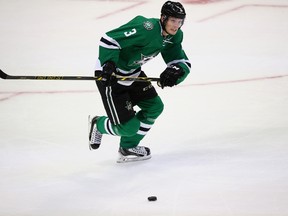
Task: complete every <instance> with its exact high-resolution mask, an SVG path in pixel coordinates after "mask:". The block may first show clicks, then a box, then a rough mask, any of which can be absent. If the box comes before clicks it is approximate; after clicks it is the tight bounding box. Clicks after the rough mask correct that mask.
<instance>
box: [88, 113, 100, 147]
mask: <svg viewBox="0 0 288 216" xmlns="http://www.w3.org/2000/svg"><path fill="white" fill-rule="evenodd" d="M98 118H99V117H98V116H95V117H94V118H92V119H91V118H90V116H89V148H90V150H93V149H98V148H99V146H100V145H101V139H102V134H101V133H100V132H99V131H98V130H97V124H96V122H97V119H98Z"/></svg>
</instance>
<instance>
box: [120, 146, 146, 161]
mask: <svg viewBox="0 0 288 216" xmlns="http://www.w3.org/2000/svg"><path fill="white" fill-rule="evenodd" d="M118 153H119V158H118V160H117V163H126V162H132V161H141V160H148V159H150V158H151V152H150V149H149V148H147V147H144V146H137V147H135V148H128V149H124V148H122V147H120V148H119V151H118Z"/></svg>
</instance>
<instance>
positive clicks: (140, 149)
mask: <svg viewBox="0 0 288 216" xmlns="http://www.w3.org/2000/svg"><path fill="white" fill-rule="evenodd" d="M127 150H128V151H129V152H133V153H136V154H138V155H147V151H146V149H145V147H144V146H136V147H134V148H130V149H127Z"/></svg>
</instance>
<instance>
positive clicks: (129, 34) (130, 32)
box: [124, 28, 137, 37]
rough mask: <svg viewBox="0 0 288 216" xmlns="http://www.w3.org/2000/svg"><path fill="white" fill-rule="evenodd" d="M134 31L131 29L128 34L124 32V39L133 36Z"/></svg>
mask: <svg viewBox="0 0 288 216" xmlns="http://www.w3.org/2000/svg"><path fill="white" fill-rule="evenodd" d="M136 32H137V31H136V29H135V28H133V29H132V30H131V31H128V32H124V35H125V36H126V37H129V36H131V35H133V34H136Z"/></svg>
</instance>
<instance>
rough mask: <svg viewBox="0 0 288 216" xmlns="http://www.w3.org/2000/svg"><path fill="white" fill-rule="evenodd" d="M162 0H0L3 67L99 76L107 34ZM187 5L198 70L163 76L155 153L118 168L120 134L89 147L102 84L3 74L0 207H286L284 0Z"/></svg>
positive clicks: (152, 138)
mask: <svg viewBox="0 0 288 216" xmlns="http://www.w3.org/2000/svg"><path fill="white" fill-rule="evenodd" d="M164 2H165V1H96V0H25V1H20V0H9V1H5V0H0V35H1V36H0V38H1V39H0V69H2V70H3V71H4V72H6V73H8V74H10V75H55V76H60V75H64V76H69V75H72V76H77V75H79V76H93V69H94V64H95V61H96V59H97V55H98V44H99V43H98V41H99V39H100V37H101V36H102V35H103V34H104V33H105V32H106V31H108V30H110V29H113V28H116V27H118V26H120V25H122V24H124V23H125V22H127V21H129V20H130V19H132V18H133V17H134V16H137V15H143V16H146V17H159V13H160V12H159V11H160V8H161V6H162V4H163V3H164ZM182 3H183V5H184V6H185V8H186V12H187V14H188V15H187V19H186V20H185V24H184V26H183V28H182V29H183V31H184V41H183V48H184V50H185V52H186V54H187V55H188V56H189V58H190V60H191V63H192V69H191V73H190V75H189V77H188V78H187V79H186V80H185V82H183V83H182V84H180V85H179V86H177V87H174V88H164V89H161V88H159V87H157V86H156V84H155V83H154V84H155V86H156V88H157V91H158V93H159V95H160V96H161V98H162V100H163V102H164V104H165V110H164V112H163V114H162V115H161V116H160V117H159V119H158V120H157V122H156V123H155V125H154V127H153V128H152V129H151V130H150V132H149V133H148V134H147V136H146V137H145V139H144V140H143V141H142V143H141V145H145V146H148V147H149V148H151V152H152V158H151V160H147V161H143V162H134V163H126V164H118V163H116V159H117V156H118V155H117V151H118V142H119V138H118V137H112V136H104V137H103V140H102V141H103V142H102V145H101V147H100V149H98V150H97V151H90V150H89V148H88V137H87V133H88V128H87V118H88V115H103V114H105V111H104V109H103V106H102V103H101V99H100V96H99V94H98V91H97V90H96V85H95V83H94V82H93V81H40V80H37V81H33V80H30V81H29V80H3V79H1V80H0V175H1V177H0V215H1V216H51V215H53V216H60V215H61V216H80V215H81V216H98V215H99V216H112V215H113V216H122V215H123V216H124V215H125V216H127V215H133V216H144V215H145V216H146V215H151V216H192V215H193V216H287V215H288V43H287V38H288V22H287V20H288V1H287V0H270V1H269V0H222V1H215V0H214V1H211V0H210V1H209V0H206V1H205V0H202V1H197V0H190V1H189V0H188V1H182ZM142 68H143V70H144V71H145V72H146V74H148V75H149V76H151V77H158V76H159V74H160V73H161V72H162V71H163V70H164V69H165V64H164V63H163V61H162V59H161V57H160V56H159V57H157V58H156V59H154V60H152V61H150V62H148V63H147V64H146V65H144V66H143V67H142ZM148 196H157V198H158V200H157V201H155V202H149V201H148V200H147V197H148Z"/></svg>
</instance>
